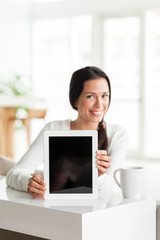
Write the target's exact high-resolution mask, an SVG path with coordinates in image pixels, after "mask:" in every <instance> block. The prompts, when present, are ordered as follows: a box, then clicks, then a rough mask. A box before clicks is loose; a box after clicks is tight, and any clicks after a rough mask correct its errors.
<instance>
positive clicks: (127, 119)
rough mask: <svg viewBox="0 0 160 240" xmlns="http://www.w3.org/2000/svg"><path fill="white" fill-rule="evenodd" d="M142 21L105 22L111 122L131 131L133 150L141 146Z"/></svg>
mask: <svg viewBox="0 0 160 240" xmlns="http://www.w3.org/2000/svg"><path fill="white" fill-rule="evenodd" d="M139 34H140V29H139V19H138V17H128V18H125V17H124V18H115V19H106V20H105V22H104V69H105V71H106V72H107V73H108V75H109V77H110V79H111V83H112V93H113V94H112V103H111V108H110V109H109V112H108V116H107V117H108V120H109V121H110V122H116V123H120V124H121V125H124V126H125V127H126V128H128V131H129V134H130V136H131V138H130V146H129V147H130V150H134V151H137V150H138V147H139V103H140V93H139V67H140V66H139V64H140V63H139Z"/></svg>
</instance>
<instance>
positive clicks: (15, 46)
mask: <svg viewBox="0 0 160 240" xmlns="http://www.w3.org/2000/svg"><path fill="white" fill-rule="evenodd" d="M11 71H15V72H19V73H23V74H31V1H30V0H14V1H13V0H0V74H3V75H6V74H8V73H9V72H11Z"/></svg>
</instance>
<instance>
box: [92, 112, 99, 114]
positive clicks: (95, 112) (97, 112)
mask: <svg viewBox="0 0 160 240" xmlns="http://www.w3.org/2000/svg"><path fill="white" fill-rule="evenodd" d="M93 113H94V114H100V113H101V112H93Z"/></svg>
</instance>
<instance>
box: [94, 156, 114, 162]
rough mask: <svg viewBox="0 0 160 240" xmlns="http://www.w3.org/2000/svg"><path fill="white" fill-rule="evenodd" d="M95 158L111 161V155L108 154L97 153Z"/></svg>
mask: <svg viewBox="0 0 160 240" xmlns="http://www.w3.org/2000/svg"><path fill="white" fill-rule="evenodd" d="M97 159H98V160H103V161H106V162H110V161H111V157H110V156H102V155H97Z"/></svg>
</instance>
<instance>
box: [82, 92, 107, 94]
mask: <svg viewBox="0 0 160 240" xmlns="http://www.w3.org/2000/svg"><path fill="white" fill-rule="evenodd" d="M104 93H109V92H103V94H104ZM85 94H96V93H95V92H85Z"/></svg>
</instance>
